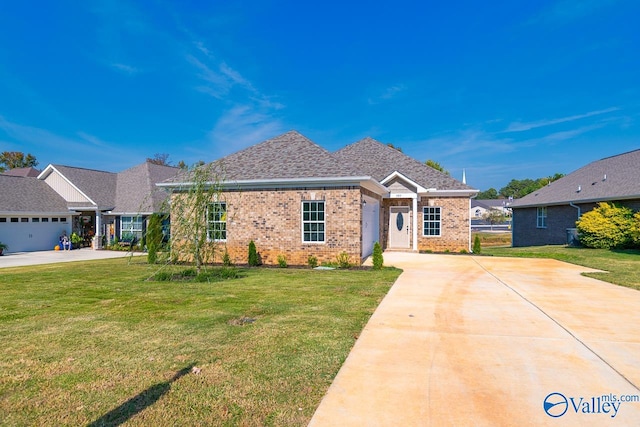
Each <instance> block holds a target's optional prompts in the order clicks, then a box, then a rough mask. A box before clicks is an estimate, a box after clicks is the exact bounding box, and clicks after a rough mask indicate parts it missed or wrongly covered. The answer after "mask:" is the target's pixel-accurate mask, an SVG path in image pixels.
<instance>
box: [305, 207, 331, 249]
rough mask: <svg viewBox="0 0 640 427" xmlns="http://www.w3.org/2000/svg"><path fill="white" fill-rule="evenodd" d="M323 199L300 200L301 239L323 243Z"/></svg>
mask: <svg viewBox="0 0 640 427" xmlns="http://www.w3.org/2000/svg"><path fill="white" fill-rule="evenodd" d="M324 207H325V206H324V201H312V200H310V201H303V202H302V241H303V242H317V243H324V241H325V234H324V233H325V215H324V213H325V211H324Z"/></svg>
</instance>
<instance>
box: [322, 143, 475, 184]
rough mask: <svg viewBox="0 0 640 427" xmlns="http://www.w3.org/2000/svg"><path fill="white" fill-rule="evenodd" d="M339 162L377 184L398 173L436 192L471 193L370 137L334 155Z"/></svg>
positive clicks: (447, 177) (457, 182) (452, 179)
mask: <svg viewBox="0 0 640 427" xmlns="http://www.w3.org/2000/svg"><path fill="white" fill-rule="evenodd" d="M334 155H335V156H336V158H337V159H338V160H340V161H342V162H345V163H348V164H352V165H354V167H356V168H358V169H360V170H361V171H363V172H364V174H365V175H369V176H371V177H372V178H374V179H375V180H377V181H382V180H383V179H384V178H386V177H388V176H389V175H391V174H392V173H393V172H395V171H398V172H400V173H401V174H402V175H404V176H406V177H407V178H409V179H411V180H412V181H414V182H416V183H417V184H419V185H421V186H423V187H424V188H436V189H437V190H473V188H472V187H470V186H468V185H466V184H463V183H462V182H460V181H458V180H456V179H454V178H451V177H450V176H449V175H447V174H444V173H442V172H440V171H437V170H435V169H433V168H431V167H429V166H427V165H425V164H424V163H421V162H419V161H417V160H416V159H414V158H411V157H409V156H407V155H406V154H404V153H402V152H400V151H398V150H396V149H395V148H391V147H389V146H387V145H385V144H382V143H381V142H379V141H376V140H375V139H373V138H369V137H367V138H364V139H361V140H360V141H358V142H356V143H353V144H351V145H347V146H346V147H344V148H342V149H341V150H338V151H337V152H335V153H334Z"/></svg>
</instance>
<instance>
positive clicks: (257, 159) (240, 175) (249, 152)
mask: <svg viewBox="0 0 640 427" xmlns="http://www.w3.org/2000/svg"><path fill="white" fill-rule="evenodd" d="M213 166H214V167H215V168H216V169H217V171H216V172H217V173H218V174H220V175H221V178H222V179H223V180H224V181H244V180H273V179H296V178H329V177H352V176H362V173H361V172H360V171H358V170H357V169H356V168H354V167H353V166H351V165H349V164H344V163H342V162H340V161H338V160H337V159H336V158H335V157H334V156H333V155H332V154H331V153H330V152H329V151H327V150H325V149H324V148H322V147H320V146H319V145H317V144H315V143H314V142H312V141H311V140H309V139H308V138H306V137H305V136H303V135H301V134H300V133H298V132H296V131H290V132H287V133H285V134H283V135H280V136H277V137H275V138H272V139H268V140H266V141H264V142H261V143H259V144H256V145H253V146H251V147H249V148H246V149H244V150H242V151H238V152H237V153H234V154H230V155H228V156H226V157H223V158H221V159H219V160H217V161H215V162H213Z"/></svg>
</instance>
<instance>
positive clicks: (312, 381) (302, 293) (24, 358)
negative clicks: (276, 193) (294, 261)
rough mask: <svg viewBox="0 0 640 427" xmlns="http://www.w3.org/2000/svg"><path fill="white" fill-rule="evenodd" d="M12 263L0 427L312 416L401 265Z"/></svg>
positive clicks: (0, 323)
mask: <svg viewBox="0 0 640 427" xmlns="http://www.w3.org/2000/svg"><path fill="white" fill-rule="evenodd" d="M132 262H133V263H129V262H128V261H127V260H123V259H117V260H108V261H106V260H105V261H93V262H81V263H68V264H55V265H43V266H37V267H28V268H7V269H2V270H0V343H1V345H2V349H1V351H0V425H39V426H62V425H73V426H77V425H92V426H99V425H119V424H121V423H124V422H126V425H131V426H150V425H248V426H253V425H266V426H269V425H277V426H287V425H296V426H301V425H306V424H307V423H308V422H309V420H310V418H311V416H312V415H313V413H314V411H315V409H316V407H317V406H318V404H319V403H320V400H321V399H322V397H323V395H324V394H325V392H326V391H327V388H328V387H329V385H330V384H331V381H332V380H333V378H334V377H335V375H336V373H337V372H338V369H339V368H340V366H341V365H342V363H343V361H344V359H345V358H346V356H347V354H348V353H349V351H350V349H351V348H352V346H353V344H354V342H355V340H356V339H357V337H358V334H359V333H360V331H361V330H362V328H363V326H364V325H365V323H366V322H367V320H368V319H369V317H370V316H371V314H372V313H373V311H374V310H375V308H376V307H377V305H378V303H379V302H380V301H381V299H382V298H383V297H384V295H385V294H386V292H387V291H388V289H389V287H390V286H391V284H392V283H393V282H394V281H395V279H396V278H397V276H398V275H399V273H400V271H399V270H395V269H385V270H382V271H365V270H350V271H344V270H334V271H313V270H294V269H241V270H240V273H241V277H240V278H239V279H233V280H227V281H221V282H215V283H184V282H179V283H178V282H153V281H147V280H146V279H147V278H148V277H150V276H151V275H152V273H153V272H154V271H155V270H156V269H157V267H151V266H148V265H146V264H143V263H142V260H135V259H134V261H132Z"/></svg>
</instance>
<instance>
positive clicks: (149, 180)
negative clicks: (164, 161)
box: [113, 162, 179, 213]
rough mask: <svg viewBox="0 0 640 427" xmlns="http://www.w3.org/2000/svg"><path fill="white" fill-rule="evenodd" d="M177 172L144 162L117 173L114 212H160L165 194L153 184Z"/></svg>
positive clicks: (175, 169)
mask: <svg viewBox="0 0 640 427" xmlns="http://www.w3.org/2000/svg"><path fill="white" fill-rule="evenodd" d="M178 172H179V169H178V168H175V167H172V166H162V165H156V164H154V163H150V162H145V163H142V164H140V165H138V166H134V167H132V168H130V169H127V170H125V171H122V172H120V173H118V174H117V175H118V178H117V191H116V200H115V207H114V209H113V211H114V212H118V213H125V212H126V213H138V212H140V213H150V212H160V210H161V208H162V203H163V202H164V200H165V199H166V198H167V193H166V192H165V191H164V190H163V189H160V188H158V187H156V185H155V184H157V183H158V182H162V181H165V180H167V179H169V178H172V177H174V176H175V175H176V174H177V173H178Z"/></svg>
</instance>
